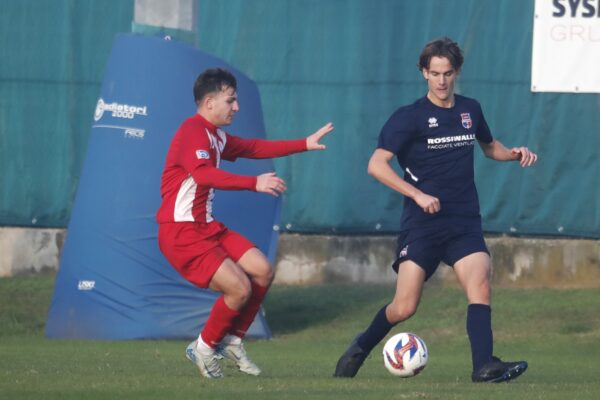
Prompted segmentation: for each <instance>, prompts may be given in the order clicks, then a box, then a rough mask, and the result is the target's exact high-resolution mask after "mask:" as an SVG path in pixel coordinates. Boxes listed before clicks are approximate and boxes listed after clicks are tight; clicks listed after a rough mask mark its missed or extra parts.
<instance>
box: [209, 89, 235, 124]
mask: <svg viewBox="0 0 600 400" xmlns="http://www.w3.org/2000/svg"><path fill="white" fill-rule="evenodd" d="M206 101H207V103H206V105H207V107H208V110H209V113H210V122H212V123H213V124H215V125H216V126H224V125H230V124H231V123H232V122H233V116H234V115H235V113H236V112H238V111H239V110H240V107H239V104H238V101H237V93H236V92H235V90H234V89H233V88H231V87H225V88H224V89H223V90H221V91H220V92H216V93H213V94H210V95H209V96H208V98H207V100H206Z"/></svg>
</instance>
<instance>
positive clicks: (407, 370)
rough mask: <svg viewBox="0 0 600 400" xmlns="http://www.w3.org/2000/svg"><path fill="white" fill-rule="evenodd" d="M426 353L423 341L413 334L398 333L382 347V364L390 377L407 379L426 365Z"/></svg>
mask: <svg viewBox="0 0 600 400" xmlns="http://www.w3.org/2000/svg"><path fill="white" fill-rule="evenodd" d="M427 359H428V352H427V346H426V345H425V342H424V341H423V339H421V338H420V337H418V336H417V335H415V334H414V333H406V332H403V333H398V334H397V335H394V336H392V337H391V338H390V339H389V340H388V341H387V342H386V343H385V346H383V362H384V364H385V367H386V368H387V370H388V371H390V373H391V374H392V375H396V376H400V377H402V378H408V377H411V376H415V375H417V374H418V373H419V372H421V371H422V370H423V368H425V366H426V365H427Z"/></svg>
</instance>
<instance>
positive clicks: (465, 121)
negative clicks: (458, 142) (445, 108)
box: [460, 113, 473, 129]
mask: <svg viewBox="0 0 600 400" xmlns="http://www.w3.org/2000/svg"><path fill="white" fill-rule="evenodd" d="M460 120H461V122H462V126H463V127H464V128H465V129H470V128H471V127H472V126H473V121H471V114H469V113H464V114H460Z"/></svg>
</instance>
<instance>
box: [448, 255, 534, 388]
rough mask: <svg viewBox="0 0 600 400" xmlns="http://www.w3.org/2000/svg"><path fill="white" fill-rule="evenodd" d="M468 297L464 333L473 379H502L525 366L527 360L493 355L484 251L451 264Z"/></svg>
mask: <svg viewBox="0 0 600 400" xmlns="http://www.w3.org/2000/svg"><path fill="white" fill-rule="evenodd" d="M454 271H455V272H456V276H457V277H458V281H459V282H460V284H461V286H462V288H463V290H464V292H465V295H466V296H467V300H468V302H469V308H468V313H467V333H468V335H469V340H470V342H471V353H472V356H473V373H472V375H471V378H472V380H473V382H504V381H508V380H510V379H514V378H516V377H518V376H519V375H521V374H522V373H523V372H525V370H526V369H527V362H525V361H518V362H503V361H501V360H500V359H499V358H497V357H494V356H493V354H492V353H493V335H492V324H491V308H490V303H491V285H490V274H491V262H490V257H489V255H488V254H487V253H484V252H477V253H473V254H470V255H468V256H466V257H464V258H462V259H461V260H459V261H457V262H456V264H455V265H454Z"/></svg>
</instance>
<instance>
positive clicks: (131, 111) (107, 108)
mask: <svg viewBox="0 0 600 400" xmlns="http://www.w3.org/2000/svg"><path fill="white" fill-rule="evenodd" d="M104 112H110V113H111V116H112V117H114V118H124V119H134V118H135V117H136V116H138V115H139V116H144V117H146V116H148V106H132V105H129V104H120V103H116V102H112V103H105V102H104V100H103V99H102V98H99V99H98V102H97V103H96V110H95V111H94V121H99V120H100V119H101V118H102V116H104Z"/></svg>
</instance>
